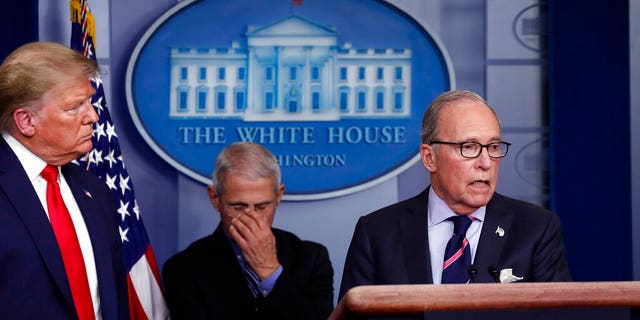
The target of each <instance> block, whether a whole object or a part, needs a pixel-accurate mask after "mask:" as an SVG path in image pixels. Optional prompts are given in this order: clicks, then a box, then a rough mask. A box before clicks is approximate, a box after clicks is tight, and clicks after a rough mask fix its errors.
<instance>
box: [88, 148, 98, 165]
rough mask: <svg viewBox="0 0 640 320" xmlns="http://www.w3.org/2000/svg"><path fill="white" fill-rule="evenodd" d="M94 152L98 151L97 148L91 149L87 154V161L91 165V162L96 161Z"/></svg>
mask: <svg viewBox="0 0 640 320" xmlns="http://www.w3.org/2000/svg"><path fill="white" fill-rule="evenodd" d="M96 152H98V150H97V149H93V150H91V151H90V152H89V153H88V154H87V158H88V159H87V162H88V163H89V165H91V164H92V163H96Z"/></svg>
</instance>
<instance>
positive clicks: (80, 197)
mask: <svg viewBox="0 0 640 320" xmlns="http://www.w3.org/2000/svg"><path fill="white" fill-rule="evenodd" d="M62 174H63V175H64V177H65V179H66V181H67V183H68V184H69V187H70V188H71V191H72V193H73V196H74V198H75V199H76V202H77V203H78V207H79V208H80V211H81V212H82V216H83V218H84V221H85V224H86V225H87V229H88V231H89V235H90V238H91V244H92V246H93V254H94V257H95V263H96V269H97V274H98V286H99V294H100V303H101V311H102V316H103V319H128V318H129V311H128V302H127V287H126V274H125V271H124V266H123V264H122V243H121V241H120V237H119V234H118V231H117V230H118V227H117V220H116V219H117V214H116V209H115V206H114V203H113V198H112V196H111V191H110V190H109V189H108V187H107V186H106V185H105V184H104V183H102V182H101V181H100V180H99V179H98V178H97V177H95V176H93V175H91V174H90V173H88V172H87V171H86V170H84V169H82V168H80V167H79V166H77V165H74V164H67V165H65V166H63V167H62ZM89 195H90V196H89ZM0 315H2V317H7V318H12V319H77V314H76V311H75V308H74V307H73V300H72V297H71V289H70V288H69V284H68V281H67V276H66V273H65V270H64V265H63V262H62V258H61V256H60V251H59V249H58V244H57V242H56V239H55V235H54V233H53V229H52V228H51V224H50V222H49V219H48V218H47V214H46V212H45V211H44V208H42V204H41V202H40V200H39V199H38V196H37V194H36V192H35V190H34V189H33V185H32V184H31V182H30V181H29V179H28V177H27V174H26V172H25V171H24V169H23V168H22V166H21V165H20V162H19V161H18V158H17V157H16V155H15V154H14V153H13V151H12V150H11V148H10V147H9V145H8V144H7V143H6V141H5V140H4V139H3V138H2V137H0Z"/></svg>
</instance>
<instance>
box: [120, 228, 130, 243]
mask: <svg viewBox="0 0 640 320" xmlns="http://www.w3.org/2000/svg"><path fill="white" fill-rule="evenodd" d="M118 229H120V241H122V243H125V242H129V238H127V233H129V228H126V229H124V230H122V227H118Z"/></svg>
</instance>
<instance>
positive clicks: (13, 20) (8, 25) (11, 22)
mask: <svg viewBox="0 0 640 320" xmlns="http://www.w3.org/2000/svg"><path fill="white" fill-rule="evenodd" d="M0 30H1V31H0V35H1V36H0V61H1V60H4V58H6V57H7V56H8V55H9V54H10V53H11V52H12V51H13V50H15V49H16V48H18V47H19V46H21V45H23V44H25V43H27V42H32V41H36V40H38V0H19V1H15V0H14V1H8V2H7V3H3V4H2V10H0Z"/></svg>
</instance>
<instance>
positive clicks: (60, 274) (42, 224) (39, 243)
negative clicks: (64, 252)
mask: <svg viewBox="0 0 640 320" xmlns="http://www.w3.org/2000/svg"><path fill="white" fill-rule="evenodd" d="M0 189H2V190H3V191H4V193H5V194H6V195H7V198H8V200H9V201H10V202H11V204H12V205H13V207H14V208H15V213H16V214H17V215H18V216H20V219H21V220H22V222H23V223H24V226H25V229H26V230H27V232H28V233H29V234H30V236H31V238H32V239H33V242H34V244H35V246H36V248H37V249H38V252H39V253H40V257H41V258H42V260H43V262H44V264H45V266H46V267H47V270H48V271H49V273H50V274H51V277H52V278H53V281H54V282H55V284H56V285H57V286H58V288H59V289H60V292H61V293H62V295H63V296H64V297H65V299H66V300H67V303H68V304H69V307H71V308H72V309H74V310H75V308H73V299H72V297H71V289H70V288H69V283H68V282H67V275H66V272H65V270H64V264H63V262H62V256H61V254H60V249H59V248H58V242H57V240H56V237H55V234H54V233H53V229H52V228H51V223H50V222H49V219H48V218H47V213H46V212H45V211H44V208H43V207H42V204H41V203H40V199H38V195H37V194H36V192H35V190H34V189H33V185H32V184H31V181H29V177H28V176H27V174H26V172H25V171H24V168H23V167H22V165H21V164H20V161H19V160H18V158H17V157H16V155H15V154H14V153H13V151H12V150H11V148H10V147H9V145H8V144H7V143H6V141H5V140H4V139H3V138H1V137H0ZM74 312H75V311H74Z"/></svg>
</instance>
